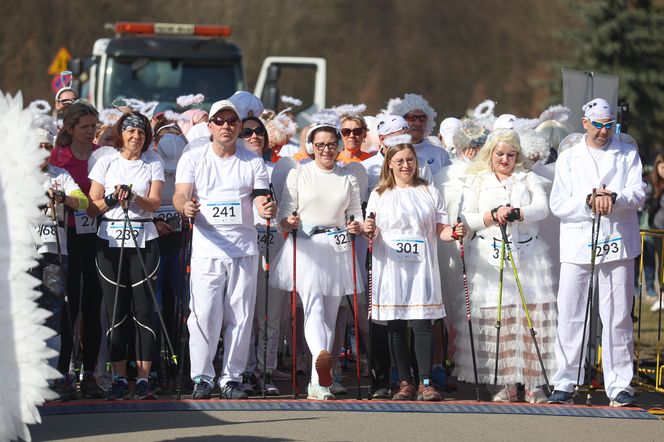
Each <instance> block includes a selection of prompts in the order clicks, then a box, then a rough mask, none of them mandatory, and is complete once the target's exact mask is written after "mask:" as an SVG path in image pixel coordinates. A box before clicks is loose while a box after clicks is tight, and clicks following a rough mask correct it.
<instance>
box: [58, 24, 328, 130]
mask: <svg viewBox="0 0 664 442" xmlns="http://www.w3.org/2000/svg"><path fill="white" fill-rule="evenodd" d="M105 28H106V29H110V30H113V31H114V32H115V36H114V37H112V38H100V39H98V40H96V41H95V42H94V45H93V47H92V55H91V56H86V57H78V58H74V59H72V60H71V61H70V63H69V69H70V70H71V71H72V73H73V76H74V78H76V79H77V80H75V81H74V83H73V84H72V86H73V87H74V88H76V89H77V90H78V91H79V94H80V96H82V97H87V99H88V100H89V101H90V102H91V103H92V104H93V105H94V106H95V107H96V108H97V109H102V108H110V107H112V103H113V101H114V100H115V99H118V98H137V99H140V100H142V101H145V102H148V101H159V102H169V103H173V104H175V101H176V99H177V97H178V96H181V95H187V94H197V93H201V94H203V95H204V96H205V101H204V102H203V103H202V107H203V108H206V109H209V107H210V106H211V104H212V103H213V102H215V101H217V100H220V99H224V98H228V97H230V96H231V95H232V94H233V93H234V92H235V91H238V90H249V89H248V88H247V84H246V80H245V74H244V66H243V63H242V59H243V54H242V51H241V49H240V47H239V46H238V45H237V44H235V43H232V42H229V41H228V40H227V38H228V37H230V36H231V28H230V27H229V26H219V25H194V24H183V23H145V22H118V23H115V24H113V25H111V24H107V25H106V26H105ZM326 69H327V66H326V61H325V59H323V58H315V57H288V56H272V57H268V58H266V59H265V60H264V61H263V63H262V66H261V69H260V72H259V75H258V80H257V82H256V87H255V88H254V92H253V93H254V95H256V96H258V97H260V98H261V99H262V100H263V103H264V104H265V107H266V108H268V109H274V110H278V108H279V97H281V95H290V96H295V97H298V98H300V99H301V100H302V101H303V106H302V107H301V109H300V110H299V113H300V114H303V115H301V116H299V117H298V120H299V119H300V118H301V117H304V118H305V119H306V116H307V115H310V114H312V113H314V112H315V111H317V110H319V109H322V108H324V107H325V99H326V97H325V88H326Z"/></svg>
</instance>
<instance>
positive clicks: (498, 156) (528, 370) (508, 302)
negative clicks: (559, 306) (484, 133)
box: [454, 129, 557, 403]
mask: <svg viewBox="0 0 664 442" xmlns="http://www.w3.org/2000/svg"><path fill="white" fill-rule="evenodd" d="M525 161H526V160H525V158H524V157H523V154H522V151H521V143H520V140H519V135H518V134H517V133H516V132H515V131H514V130H508V129H501V130H498V131H496V132H494V133H492V134H491V135H490V136H489V138H488V140H487V142H486V144H485V145H484V147H482V149H481V151H480V154H479V156H478V158H477V160H476V161H475V163H473V165H472V166H471V167H470V168H469V169H468V176H467V178H466V184H465V190H464V194H463V201H464V207H463V217H464V219H465V221H466V222H467V224H468V227H469V228H470V229H471V230H473V231H474V232H475V233H474V235H473V237H472V245H473V247H472V254H471V255H469V257H468V258H469V259H468V274H469V278H470V290H471V293H470V305H471V309H472V310H471V317H472V320H473V331H474V333H475V346H476V348H475V350H476V356H477V370H478V376H479V381H480V382H482V383H487V384H492V383H493V382H494V364H495V359H496V320H497V314H498V291H499V267H500V254H501V239H502V235H501V231H500V228H499V225H500V224H507V236H508V241H509V242H510V246H511V249H512V253H513V257H514V261H515V265H516V267H517V270H518V274H519V279H520V281H521V284H522V287H523V293H524V296H525V299H526V303H527V306H528V309H529V312H530V317H531V320H532V323H533V328H534V329H535V331H536V332H537V340H538V344H539V348H540V350H541V353H542V358H543V361H544V366H545V368H546V370H547V373H553V372H554V368H555V367H554V364H555V354H554V341H555V336H556V316H557V315H556V298H555V294H554V291H553V281H552V278H551V267H552V265H553V263H552V261H551V259H550V256H549V254H548V252H547V247H546V243H545V242H544V241H543V240H542V239H541V237H540V232H539V224H540V221H542V220H543V219H545V218H546V216H547V215H548V213H549V208H548V203H547V194H546V191H545V189H544V185H543V182H542V179H541V178H539V177H538V176H537V175H535V174H534V173H532V172H530V171H528V169H527V168H526V164H525ZM517 209H518V210H517ZM505 255H506V256H507V252H505ZM511 265H512V263H511V262H510V261H508V260H507V258H505V262H504V273H503V292H502V307H501V311H502V317H501V332H500V344H499V352H498V359H499V361H498V379H497V385H498V386H500V387H501V388H500V390H499V391H498V392H497V393H496V394H495V395H494V397H493V400H494V401H497V402H515V401H517V388H516V384H517V383H520V384H524V386H525V392H526V396H525V400H526V401H528V402H530V403H545V402H546V394H545V393H544V391H543V390H542V388H540V386H541V385H543V384H544V383H545V380H544V377H543V375H542V371H541V368H540V364H539V361H538V357H537V353H536V350H535V345H534V343H533V339H532V337H531V336H530V332H529V328H528V324H527V321H526V315H525V310H524V308H523V307H522V305H521V299H520V296H519V291H518V288H517V285H516V282H515V278H514V273H513V271H512V269H511ZM457 332H458V333H459V334H458V335H457V342H456V357H455V370H454V374H455V375H456V376H458V377H459V379H460V380H473V379H474V377H473V365H472V357H471V353H470V340H469V335H468V330H467V329H466V328H463V327H461V328H460V329H459V330H457Z"/></svg>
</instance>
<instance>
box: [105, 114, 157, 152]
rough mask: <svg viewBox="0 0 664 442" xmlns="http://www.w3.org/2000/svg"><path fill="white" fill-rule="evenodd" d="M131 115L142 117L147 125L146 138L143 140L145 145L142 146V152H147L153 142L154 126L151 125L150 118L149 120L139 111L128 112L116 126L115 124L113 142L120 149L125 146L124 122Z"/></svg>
mask: <svg viewBox="0 0 664 442" xmlns="http://www.w3.org/2000/svg"><path fill="white" fill-rule="evenodd" d="M130 116H133V117H136V118H140V119H141V120H142V121H143V124H144V125H145V140H144V141H143V147H142V148H141V152H145V151H146V150H148V148H149V147H150V144H151V143H152V127H151V126H150V120H148V118H147V117H146V116H145V115H143V114H141V113H138V112H127V113H126V114H124V115H122V116H121V117H120V118H119V119H118V121H117V122H116V123H115V126H113V144H114V145H115V147H116V148H118V149H123V148H124V145H123V144H122V123H124V120H126V119H127V118H129V117H130Z"/></svg>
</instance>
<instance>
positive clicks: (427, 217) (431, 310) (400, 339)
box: [364, 136, 465, 401]
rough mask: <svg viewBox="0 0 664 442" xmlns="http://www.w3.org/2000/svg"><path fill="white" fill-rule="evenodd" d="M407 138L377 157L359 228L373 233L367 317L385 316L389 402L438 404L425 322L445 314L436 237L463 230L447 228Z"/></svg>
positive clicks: (444, 237)
mask: <svg viewBox="0 0 664 442" xmlns="http://www.w3.org/2000/svg"><path fill="white" fill-rule="evenodd" d="M409 138H410V137H409V136H406V137H404V139H403V140H401V139H397V140H396V141H397V142H398V143H399V144H395V145H394V146H392V147H390V148H389V150H388V151H387V154H386V155H385V161H384V162H383V166H382V169H381V177H380V182H379V185H378V188H377V189H376V190H374V191H373V192H371V195H370V197H369V203H368V205H367V213H374V214H375V216H376V218H375V221H374V220H372V219H370V218H367V220H366V221H365V230H364V231H365V233H366V234H367V235H368V236H372V237H373V263H372V265H373V299H372V300H373V302H372V318H373V319H375V320H378V321H387V327H388V339H389V346H390V353H391V355H392V360H393V362H394V365H395V366H396V367H397V372H398V375H399V392H398V393H396V394H395V395H394V396H393V399H394V400H414V399H416V398H417V399H418V400H424V401H440V400H441V396H440V394H439V393H438V391H437V390H436V388H435V386H434V385H433V384H432V383H430V381H429V377H430V371H431V361H432V350H433V349H432V333H431V325H432V320H436V319H439V318H442V317H444V316H445V308H444V307H443V298H442V293H441V284H440V273H439V270H438V255H437V253H436V238H440V239H442V240H444V241H452V240H453V239H454V238H453V234H455V232H456V235H459V236H464V234H465V228H464V226H463V224H459V225H457V226H456V228H453V227H452V226H450V225H449V222H448V216H447V213H446V212H445V205H444V203H443V198H442V196H441V194H440V192H439V191H438V189H436V187H435V186H433V185H431V184H429V183H427V182H426V181H425V180H423V179H422V178H420V177H419V174H418V164H417V156H416V153H415V149H414V148H413V145H412V144H411V143H410V141H409ZM407 327H410V328H411V329H412V331H413V335H414V341H415V357H416V359H417V367H418V369H419V377H420V382H419V386H418V387H417V388H416V387H415V382H414V379H413V377H412V376H411V373H410V367H412V366H414V364H413V363H412V361H411V359H410V353H409V350H408V340H407V336H408V334H407Z"/></svg>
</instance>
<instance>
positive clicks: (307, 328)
mask: <svg viewBox="0 0 664 442" xmlns="http://www.w3.org/2000/svg"><path fill="white" fill-rule="evenodd" d="M300 300H301V301H302V305H303V306H304V338H305V339H306V340H307V345H308V346H309V350H310V351H311V360H312V361H313V362H315V361H316V358H317V357H318V354H319V353H320V352H321V351H322V350H327V351H329V352H331V351H332V345H333V344H334V331H335V330H334V329H335V326H336V322H337V312H338V311H339V303H340V302H341V296H323V295H321V294H320V293H315V294H307V293H300ZM333 356H334V355H333ZM311 383H312V384H318V373H317V372H316V369H315V368H313V367H312V369H311Z"/></svg>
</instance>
